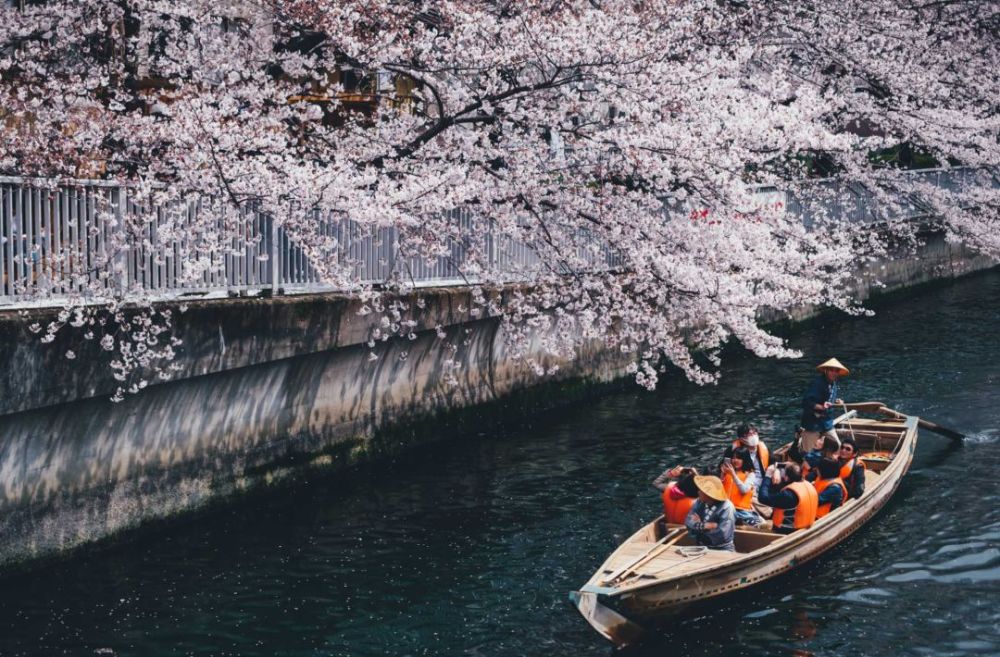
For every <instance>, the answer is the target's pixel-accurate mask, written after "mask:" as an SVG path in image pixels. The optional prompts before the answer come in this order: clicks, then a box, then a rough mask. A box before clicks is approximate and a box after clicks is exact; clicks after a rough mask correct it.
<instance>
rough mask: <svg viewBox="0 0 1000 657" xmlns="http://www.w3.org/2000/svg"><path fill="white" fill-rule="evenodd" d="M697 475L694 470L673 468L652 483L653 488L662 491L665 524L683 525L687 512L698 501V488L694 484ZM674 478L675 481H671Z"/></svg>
mask: <svg viewBox="0 0 1000 657" xmlns="http://www.w3.org/2000/svg"><path fill="white" fill-rule="evenodd" d="M697 474H698V471H697V470H695V469H694V468H682V467H680V466H675V467H673V468H670V469H669V470H666V471H664V472H663V474H661V475H660V476H659V477H657V478H656V479H655V480H654V481H653V487H654V488H656V489H657V490H659V491H662V499H663V517H664V519H665V520H666V521H667V522H669V523H672V524H675V525H683V524H684V520H685V519H686V518H687V514H688V511H690V510H691V507H692V506H693V505H694V503H695V500H697V499H698V487H697V486H695V484H694V478H695V475H697ZM674 478H676V479H677V480H676V481H671V479H674Z"/></svg>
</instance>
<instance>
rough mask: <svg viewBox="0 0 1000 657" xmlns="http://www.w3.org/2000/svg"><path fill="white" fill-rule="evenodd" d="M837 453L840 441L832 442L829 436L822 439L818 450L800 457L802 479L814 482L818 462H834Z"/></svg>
mask: <svg viewBox="0 0 1000 657" xmlns="http://www.w3.org/2000/svg"><path fill="white" fill-rule="evenodd" d="M839 453H840V441H838V440H834V439H832V438H830V437H829V436H826V437H824V438H823V446H822V447H821V448H820V449H814V450H813V451H811V452H809V453H807V454H805V455H804V456H803V457H802V478H803V479H807V480H809V481H813V480H815V479H816V476H817V475H816V467H817V466H818V465H819V463H820V461H822V460H823V459H832V460H834V461H836V460H837V455H838V454H839Z"/></svg>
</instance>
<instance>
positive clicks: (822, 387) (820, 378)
mask: <svg viewBox="0 0 1000 657" xmlns="http://www.w3.org/2000/svg"><path fill="white" fill-rule="evenodd" d="M838 392H839V391H838V390H837V382H836V381H834V382H833V383H830V382H829V381H827V380H826V376H824V375H823V374H818V375H817V376H816V378H814V379H813V380H812V381H811V382H810V383H809V387H808V388H806V394H805V395H803V396H802V418H801V419H800V420H799V423H800V424H801V425H802V428H803V429H805V430H806V431H827V430H829V429H832V428H833V418H834V413H835V411H834V409H833V408H832V407H831V408H829V409H827V410H825V411H817V410H816V408H815V407H816V404H822V403H823V402H830V403H831V404H832V403H833V402H834V401H836V400H837V398H838V397H839V394H838Z"/></svg>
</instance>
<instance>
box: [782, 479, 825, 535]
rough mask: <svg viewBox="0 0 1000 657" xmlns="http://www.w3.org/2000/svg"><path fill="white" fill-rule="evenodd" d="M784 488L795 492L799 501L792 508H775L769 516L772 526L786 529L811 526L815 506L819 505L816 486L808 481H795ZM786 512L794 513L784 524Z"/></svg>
mask: <svg viewBox="0 0 1000 657" xmlns="http://www.w3.org/2000/svg"><path fill="white" fill-rule="evenodd" d="M785 488H787V489H788V490H790V491H792V492H793V493H795V497H797V498H799V503H798V504H797V505H796V506H795V508H794V509H775V510H774V514H773V515H772V516H771V522H773V523H774V527H775V528H778V527H785V528H786V529H805V528H806V527H812V524H813V523H814V522H816V507H817V506H818V505H819V493H817V492H816V488H815V487H814V486H813V485H812V484H810V483H809V482H808V481H795V482H792V483H790V484H788V485H787V486H786V487H785ZM788 513H791V514H794V515H792V516H791V518H790V521H791V522H790V523H789V524H788V525H785V520H786V518H785V515H786V514H788Z"/></svg>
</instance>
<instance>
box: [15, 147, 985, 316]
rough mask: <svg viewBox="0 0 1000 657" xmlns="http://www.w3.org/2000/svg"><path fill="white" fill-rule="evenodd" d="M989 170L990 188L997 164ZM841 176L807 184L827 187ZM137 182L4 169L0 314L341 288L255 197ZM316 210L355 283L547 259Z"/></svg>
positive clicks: (499, 244) (485, 232)
mask: <svg viewBox="0 0 1000 657" xmlns="http://www.w3.org/2000/svg"><path fill="white" fill-rule="evenodd" d="M970 171H977V169H970V168H968V167H952V168H947V167H942V168H935V169H921V170H913V171H909V172H907V174H908V175H919V176H929V175H930V177H931V178H932V179H931V181H930V182H932V183H933V184H937V185H941V186H942V187H947V186H949V185H953V184H955V181H954V180H953V178H955V179H957V177H962V176H966V175H968V173H969V172H970ZM987 173H988V174H989V176H990V177H991V179H992V180H993V183H996V182H997V181H996V178H995V176H994V174H993V172H992V170H987ZM942 175H945V176H948V179H947V180H945V179H942V177H941V176H942ZM837 180H839V179H837V178H832V179H820V180H816V181H809V182H810V184H812V183H816V184H819V185H824V184H826V185H829V184H836V182H837ZM140 186H141V185H140V184H139V183H117V182H114V181H107V180H87V179H44V178H31V177H18V176H0V309H2V308H27V307H38V306H45V305H49V306H60V305H63V304H65V303H66V302H67V300H69V299H73V303H74V304H78V303H86V302H87V300H88V298H89V299H95V298H99V297H100V298H104V296H105V295H109V296H114V297H116V298H122V297H124V298H131V297H134V298H143V299H150V298H155V299H169V298H176V297H180V296H187V295H194V294H198V295H218V294H226V295H233V294H259V293H270V294H289V293H300V292H320V291H338V290H337V289H336V288H334V287H332V286H330V285H327V284H325V283H324V282H323V281H322V280H321V276H320V275H319V273H318V272H317V271H316V269H315V268H314V267H313V265H312V263H311V262H310V260H309V258H308V257H306V254H305V251H304V250H303V249H302V247H301V245H300V244H298V243H297V241H296V240H295V238H294V237H293V236H292V235H291V234H290V233H289V232H288V231H287V230H286V229H285V226H284V224H283V223H282V222H280V221H277V220H276V219H275V217H273V216H272V215H270V214H268V213H267V212H264V211H262V210H260V209H259V207H258V204H256V203H255V202H253V201H250V202H248V203H247V205H246V206H245V207H244V208H242V209H241V210H240V211H239V212H238V213H236V214H234V212H235V211H234V210H232V209H229V210H228V211H227V210H225V209H224V208H223V206H218V207H213V202H214V201H213V199H212V198H211V197H205V198H201V199H193V200H189V201H178V202H176V203H174V204H172V205H170V206H169V207H159V206H158V207H156V208H154V211H151V212H147V213H142V211H141V209H140V208H139V207H138V205H137V204H136V194H135V192H134V191H133V190H135V189H137V188H138V187H140ZM153 186H154V187H160V185H159V184H154V185H153ZM757 192H758V193H759V194H760V195H762V196H763V195H769V196H771V195H774V194H778V195H781V194H784V195H785V196H784V197H783V199H778V201H779V202H782V203H784V206H785V211H788V212H790V213H792V214H799V215H801V220H802V221H803V222H804V223H806V225H807V226H808V225H811V224H812V222H813V217H811V216H806V215H805V214H803V208H802V205H803V203H809V202H811V201H816V202H818V203H820V204H826V205H825V206H824V211H826V212H831V211H832V212H834V213H836V212H840V213H842V216H843V217H844V218H845V219H846V220H849V221H867V222H875V221H878V220H879V218H878V217H876V216H875V212H874V210H873V208H874V206H873V205H872V203H873V199H872V198H871V195H870V194H865V195H859V194H858V192H857V191H854V194H855V198H854V200H853V202H850V201H849V202H848V203H847V204H843V203H830V202H829V200H828V199H825V198H823V197H822V196H820V197H819V198H818V199H806V198H802V199H799V198H796V197H794V196H792V195H789V194H788V193H787V192H782V191H781V190H779V189H777V188H775V187H773V186H764V187H759V188H757ZM907 201H908V202H909V204H910V205H911V206H913V207H914V208H915V209H916V210H917V211H916V212H913V213H912V214H909V215H906V216H905V217H903V218H906V219H913V218H917V217H926V216H927V211H926V209H925V208H919V207H917V206H918V203H917V200H916V199H913V198H912V195H908V198H907V199H901V203H905V202H907ZM220 208H222V209H220ZM147 210H148V208H147ZM290 212H291V211H290ZM169 213H176V214H179V215H184V213H187V218H186V219H185V217H184V216H180V219H178V217H177V216H174V215H171V216H173V219H171V218H169V217H167V216H166V215H167V214H169ZM202 213H209V217H210V218H211V220H215V221H217V222H218V231H217V234H216V235H215V237H219V236H222V237H224V238H225V241H226V246H225V249H224V252H213V253H210V254H197V253H196V255H194V256H188V257H185V256H182V255H181V254H189V253H195V252H196V250H193V249H191V248H189V247H190V244H189V243H188V242H186V241H185V240H188V241H189V240H190V239H191V238H190V237H189V236H188V235H185V234H184V231H183V230H177V228H178V226H180V227H181V228H183V227H184V223H183V222H184V221H190V222H191V224H190V225H192V226H193V225H195V222H196V221H198V220H201V221H202V222H203V221H204V215H203V214H202ZM313 213H314V216H313V217H311V219H310V223H316V224H317V225H321V226H322V228H323V230H324V231H325V232H324V235H326V236H327V237H329V238H330V239H331V240H333V241H334V243H335V244H336V245H337V254H336V255H335V256H334V257H336V258H339V262H340V265H341V266H343V267H351V268H353V269H354V271H355V273H356V275H357V280H358V281H359V282H360V283H362V284H378V283H381V282H383V281H385V280H387V279H389V278H390V277H391V276H393V275H396V276H402V277H404V278H406V279H411V280H412V282H413V284H414V285H416V286H420V287H426V286H433V285H449V286H451V285H455V284H463V283H468V282H476V281H475V280H473V281H470V280H469V279H467V278H466V277H465V275H464V270H465V266H466V265H467V264H468V263H469V262H470V261H471V258H476V259H477V264H478V265H479V266H480V267H481V270H483V271H486V272H487V273H488V274H489V275H490V276H491V277H492V278H493V279H500V280H508V278H509V280H512V281H513V280H517V281H524V280H530V278H531V276H532V275H533V274H532V272H536V271H539V270H540V269H541V268H542V266H543V264H544V263H542V262H541V258H540V257H539V255H538V253H537V252H536V251H535V249H534V248H533V247H532V245H531V244H530V243H528V242H524V241H519V240H516V239H514V238H512V237H510V236H508V235H503V234H498V233H497V232H496V231H495V227H494V226H493V224H492V223H491V222H490V221H488V220H485V219H483V218H479V217H476V216H474V215H473V214H472V213H471V212H470V211H469V210H467V209H463V210H457V211H454V212H452V213H448V215H447V218H448V221H452V222H455V224H454V226H455V231H456V235H460V236H462V237H461V239H456V240H455V241H454V243H453V245H452V247H453V248H451V249H450V252H449V253H448V254H447V255H446V256H441V257H439V258H438V259H437V261H436V262H432V263H430V264H428V263H426V262H424V261H422V260H421V259H419V258H411V259H409V260H406V261H401V260H400V259H399V258H398V254H397V253H396V251H397V249H396V246H395V245H396V244H397V241H398V238H399V234H398V232H397V230H396V228H394V227H383V228H371V227H369V228H367V229H365V230H362V227H361V226H359V225H358V224H356V223H354V222H351V221H349V220H340V219H338V220H333V219H329V218H325V217H324V216H323V215H322V213H320V212H319V211H313ZM133 215H136V216H141V217H142V220H141V221H138V222H135V225H133V226H132V227H131V230H132V232H133V233H138V234H131V233H126V232H125V231H126V227H125V226H126V223H127V222H126V219H128V218H129V217H130V216H133ZM167 225H169V226H170V227H172V228H174V231H173V233H172V236H171V237H170V239H169V240H166V241H165V240H163V239H161V229H162V228H163V227H164V226H167ZM136 226H138V228H136ZM466 236H468V237H466ZM578 237H579V238H580V244H581V246H580V249H579V253H577V256H578V258H579V259H580V262H582V263H584V265H585V266H589V267H592V268H594V269H595V270H599V271H603V270H608V269H612V268H614V267H616V266H618V265H620V258H619V257H618V255H617V254H616V253H615V252H614V251H613V249H612V248H611V247H610V245H607V244H600V245H599V246H600V248H599V249H596V250H595V249H593V248H592V247H588V246H586V243H587V241H588V240H594V239H596V238H594V237H591V236H589V234H585V233H582V232H581V233H580V235H579V236H578ZM220 241H221V240H220ZM590 243H591V244H592V243H593V242H592V241H591V242H590ZM592 251H596V252H592ZM95 286H96V291H95Z"/></svg>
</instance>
